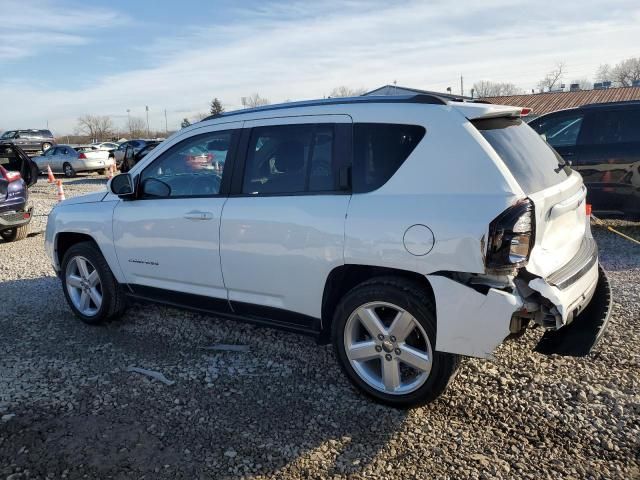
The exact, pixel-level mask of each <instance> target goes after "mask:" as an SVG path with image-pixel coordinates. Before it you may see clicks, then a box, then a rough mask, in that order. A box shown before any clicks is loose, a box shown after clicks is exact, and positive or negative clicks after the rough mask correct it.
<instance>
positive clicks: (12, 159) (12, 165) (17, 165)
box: [0, 146, 21, 171]
mask: <svg viewBox="0 0 640 480" xmlns="http://www.w3.org/2000/svg"><path fill="white" fill-rule="evenodd" d="M0 165H1V166H3V167H4V168H6V169H7V170H9V171H20V170H21V161H20V159H19V158H18V157H17V156H16V154H15V152H14V151H13V148H11V147H6V146H3V147H0Z"/></svg>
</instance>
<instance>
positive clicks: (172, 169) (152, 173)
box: [140, 130, 235, 198]
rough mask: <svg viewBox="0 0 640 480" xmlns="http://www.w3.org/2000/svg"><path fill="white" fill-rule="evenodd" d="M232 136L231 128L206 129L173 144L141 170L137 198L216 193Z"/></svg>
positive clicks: (202, 195)
mask: <svg viewBox="0 0 640 480" xmlns="http://www.w3.org/2000/svg"><path fill="white" fill-rule="evenodd" d="M234 136H235V132H234V131H232V130H225V131H219V132H209V133H203V134H201V135H196V136H194V137H190V138H188V139H186V140H183V141H182V142H180V143H178V144H176V145H174V146H173V147H171V148H170V149H169V150H167V151H166V152H164V153H163V154H162V155H160V156H159V157H158V158H156V159H155V160H154V161H153V162H152V163H151V165H149V166H148V167H146V168H145V169H144V170H143V171H142V174H141V176H140V188H141V198H162V197H172V198H176V197H178V198H179V197H209V196H215V195H218V194H219V193H220V185H221V183H222V172H223V170H224V165H225V160H226V158H227V154H228V153H229V148H230V145H232V144H233V142H232V137H234Z"/></svg>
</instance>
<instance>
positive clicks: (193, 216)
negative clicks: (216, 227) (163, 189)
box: [184, 210, 213, 220]
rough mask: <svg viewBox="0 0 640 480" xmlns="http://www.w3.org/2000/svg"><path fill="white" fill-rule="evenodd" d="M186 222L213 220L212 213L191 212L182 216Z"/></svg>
mask: <svg viewBox="0 0 640 480" xmlns="http://www.w3.org/2000/svg"><path fill="white" fill-rule="evenodd" d="M184 218H186V219H187V220H213V213H211V212H201V211H199V210H193V211H191V212H187V213H185V214H184Z"/></svg>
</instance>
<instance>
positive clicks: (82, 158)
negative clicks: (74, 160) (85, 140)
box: [78, 153, 87, 160]
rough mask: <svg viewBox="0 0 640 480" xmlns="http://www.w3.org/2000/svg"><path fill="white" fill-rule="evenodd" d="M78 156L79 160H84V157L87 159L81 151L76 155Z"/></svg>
mask: <svg viewBox="0 0 640 480" xmlns="http://www.w3.org/2000/svg"><path fill="white" fill-rule="evenodd" d="M78 158H79V159H80V160H86V159H87V156H86V155H85V154H84V153H81V154H80V155H78Z"/></svg>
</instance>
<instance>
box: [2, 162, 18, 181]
mask: <svg viewBox="0 0 640 480" xmlns="http://www.w3.org/2000/svg"><path fill="white" fill-rule="evenodd" d="M0 176H2V178H4V179H5V180H6V181H7V182H9V183H11V182H15V181H16V180H20V172H10V171H9V170H7V169H6V168H4V167H3V166H1V165H0Z"/></svg>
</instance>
